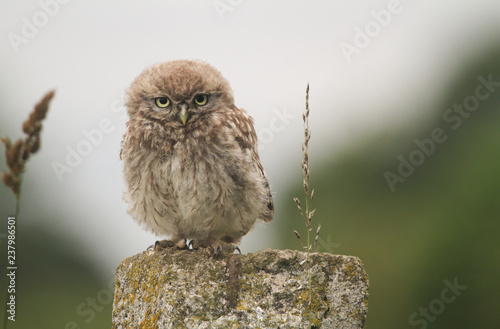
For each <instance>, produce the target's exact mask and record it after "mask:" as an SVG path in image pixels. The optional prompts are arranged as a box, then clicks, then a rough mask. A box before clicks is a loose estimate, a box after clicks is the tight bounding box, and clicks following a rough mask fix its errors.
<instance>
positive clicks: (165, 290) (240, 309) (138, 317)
mask: <svg viewBox="0 0 500 329" xmlns="http://www.w3.org/2000/svg"><path fill="white" fill-rule="evenodd" d="M306 257H307V255H306V253H304V252H300V251H294V250H270V249H268V250H264V251H259V252H256V253H252V254H246V255H232V256H227V257H225V258H224V259H214V258H213V256H212V254H211V253H210V252H209V251H207V250H196V251H191V250H178V249H173V248H172V249H165V250H162V251H160V252H152V251H147V252H144V253H142V254H139V255H135V256H133V257H130V258H127V259H125V260H124V261H123V262H122V264H121V265H120V266H119V267H118V269H117V273H116V292H115V301H114V307H113V328H117V329H118V328H148V329H150V328H277V327H279V328H309V312H311V313H312V314H311V315H312V319H313V323H312V327H313V328H314V327H315V328H363V325H364V322H365V318H366V314H367V310H368V276H367V275H366V272H365V270H364V268H363V265H362V263H361V261H360V260H359V259H358V258H356V257H351V256H341V255H332V254H329V253H312V254H311V260H312V267H311V274H312V281H313V284H312V288H313V295H312V296H313V297H312V303H311V307H310V309H309V307H308V296H309V295H308V294H309V288H308V274H307V266H306V264H305V260H306Z"/></svg>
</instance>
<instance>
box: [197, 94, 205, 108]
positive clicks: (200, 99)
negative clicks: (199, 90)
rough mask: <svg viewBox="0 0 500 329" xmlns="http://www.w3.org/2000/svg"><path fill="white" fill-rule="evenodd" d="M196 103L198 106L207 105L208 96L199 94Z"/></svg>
mask: <svg viewBox="0 0 500 329" xmlns="http://www.w3.org/2000/svg"><path fill="white" fill-rule="evenodd" d="M194 102H195V103H196V104H197V105H200V106H203V105H206V104H207V102H208V96H207V95H204V94H199V95H196V96H195V97H194Z"/></svg>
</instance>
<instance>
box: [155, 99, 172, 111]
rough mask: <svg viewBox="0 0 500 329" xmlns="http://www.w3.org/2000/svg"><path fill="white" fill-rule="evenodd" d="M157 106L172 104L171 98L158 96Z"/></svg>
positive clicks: (162, 106) (163, 106)
mask: <svg viewBox="0 0 500 329" xmlns="http://www.w3.org/2000/svg"><path fill="white" fill-rule="evenodd" d="M155 103H156V106H158V107H161V108H165V107H167V106H169V105H170V99H168V98H167V97H157V98H155Z"/></svg>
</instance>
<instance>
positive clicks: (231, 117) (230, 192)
mask: <svg viewBox="0 0 500 329" xmlns="http://www.w3.org/2000/svg"><path fill="white" fill-rule="evenodd" d="M126 107H127V112H128V115H129V121H128V122H127V129H126V132H125V134H124V136H123V141H122V149H121V152H120V158H121V159H122V160H123V173H124V179H125V183H126V184H125V185H126V189H125V193H124V199H125V201H126V202H127V203H128V213H129V214H130V215H131V216H132V217H133V218H134V219H135V220H136V221H137V222H138V223H139V224H140V225H142V226H143V227H145V228H146V229H148V230H149V231H152V232H153V233H155V234H156V235H158V236H170V240H164V241H158V242H157V243H156V246H159V245H161V246H177V247H179V248H188V247H189V246H191V247H192V248H193V249H196V248H214V249H216V250H220V249H221V247H224V246H234V247H237V246H238V245H239V243H240V241H241V238H242V237H243V236H244V235H245V234H247V233H248V232H249V231H250V230H251V229H252V228H253V226H254V223H255V221H256V220H258V219H259V220H262V221H264V222H270V221H271V220H272V218H273V213H274V207H273V200H272V196H271V191H270V188H269V183H268V179H267V177H266V174H265V173H264V169H263V168H262V164H261V162H260V159H259V154H258V152H257V135H256V133H255V129H254V126H253V119H252V118H251V117H250V116H249V115H248V114H247V112H246V111H245V110H243V109H240V108H238V107H236V106H235V105H234V99H233V95H232V91H231V87H230V86H229V83H228V81H227V80H226V79H225V78H224V77H223V76H222V75H221V74H220V73H219V72H218V71H217V70H216V69H215V68H213V67H212V66H210V65H209V64H207V63H204V62H201V61H188V60H176V61H169V62H165V63H161V64H157V65H153V66H151V67H149V68H147V69H146V70H145V71H144V72H143V73H142V74H140V75H139V76H138V77H137V78H136V79H135V81H134V82H133V83H132V85H131V87H130V88H129V90H128V92H127V94H126ZM187 241H190V242H189V246H188V245H186V243H187ZM155 249H156V248H155Z"/></svg>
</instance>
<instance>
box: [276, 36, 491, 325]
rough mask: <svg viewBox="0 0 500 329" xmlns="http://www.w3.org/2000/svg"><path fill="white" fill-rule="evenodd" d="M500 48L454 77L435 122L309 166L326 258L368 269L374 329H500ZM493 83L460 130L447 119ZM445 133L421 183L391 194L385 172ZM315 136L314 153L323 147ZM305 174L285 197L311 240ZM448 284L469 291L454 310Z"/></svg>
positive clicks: (290, 240)
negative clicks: (345, 258) (484, 83)
mask: <svg viewBox="0 0 500 329" xmlns="http://www.w3.org/2000/svg"><path fill="white" fill-rule="evenodd" d="M499 46H500V44H499V45H498V46H492V47H491V48H486V49H485V50H484V53H482V54H481V55H480V56H478V58H476V59H475V60H473V61H471V62H470V63H468V64H467V65H466V66H464V67H462V68H460V70H457V72H454V78H453V79H452V80H453V83H452V84H450V86H449V87H448V88H447V90H448V91H447V92H446V93H444V94H443V95H442V97H441V100H440V102H439V103H438V104H436V106H435V108H434V110H433V112H434V116H433V117H432V118H430V119H429V120H428V122H427V123H426V124H423V125H419V126H418V127H415V126H408V127H401V130H400V131H383V132H382V131H381V132H380V133H378V134H375V135H373V136H372V137H371V138H369V139H367V140H365V141H361V142H360V143H359V145H357V146H355V147H353V148H352V149H349V150H347V151H346V152H344V153H343V154H342V155H339V156H336V157H335V158H332V159H330V160H328V161H322V162H316V161H314V159H311V160H310V162H311V164H310V170H311V182H312V183H311V185H312V186H313V187H314V188H315V200H314V208H316V209H317V210H316V214H315V217H314V220H313V222H314V223H313V228H315V227H316V226H315V225H314V224H316V225H317V224H318V223H321V226H322V228H321V232H320V236H321V239H320V243H319V245H318V250H319V251H327V252H332V253H335V254H346V255H355V256H357V257H359V258H360V259H361V260H362V261H363V263H364V265H365V269H366V271H367V272H368V275H369V278H370V297H369V308H368V320H367V323H366V328H368V329H370V328H394V329H396V328H411V327H414V328H427V326H428V327H429V328H464V329H465V328H500V312H499V310H500V303H499V302H498V293H499V292H500V282H499V280H498V279H499V278H500V264H499V262H498V260H499V259H500V243H499V238H500V47H499ZM490 75H492V78H493V80H494V81H496V84H497V85H499V86H497V87H493V88H494V91H493V92H491V95H490V97H488V98H487V99H485V100H483V101H480V103H479V107H478V108H477V110H475V111H473V112H470V111H467V110H465V111H464V113H465V115H464V119H462V122H461V124H460V125H459V124H458V121H453V122H452V123H450V122H446V121H445V120H444V118H443V115H444V113H445V112H446V111H447V110H448V109H450V108H452V107H453V104H455V103H456V104H459V105H460V104H463V102H464V100H465V99H466V98H467V97H469V96H471V95H472V96H474V94H475V91H476V88H477V87H478V85H480V82H479V80H478V77H479V76H482V77H484V78H485V79H487V78H488V77H489V76H490ZM429 92H430V91H429ZM481 92H482V93H486V92H487V91H486V89H483V90H481ZM418 97H425V95H419V96H417V98H418ZM466 102H471V104H473V103H472V101H471V100H470V99H469V100H467V101H466ZM374 106H376V104H374ZM311 111H312V113H313V114H312V115H311V116H312V119H311V121H312V122H313V123H314V121H315V120H314V119H315V116H314V109H312V110H311ZM465 117H466V118H465ZM448 121H450V120H448ZM436 128H440V129H443V130H444V132H445V134H446V136H448V138H447V139H446V141H444V142H443V143H441V144H438V143H436V146H435V150H434V152H433V153H431V154H430V155H429V156H426V157H425V160H424V161H423V163H422V164H421V165H420V166H414V167H415V170H414V172H413V174H411V175H410V176H409V177H407V178H405V177H403V176H401V177H402V178H403V179H404V182H398V183H396V184H395V185H394V188H395V190H394V192H392V191H391V189H390V187H389V184H388V183H387V181H386V179H385V178H384V173H386V171H390V172H392V173H393V174H395V175H399V173H398V166H399V164H400V160H399V159H398V157H399V156H403V158H405V159H406V160H408V158H409V155H410V154H411V153H412V152H413V151H414V150H418V149H419V148H418V146H417V145H416V144H415V139H418V140H420V141H423V140H424V139H429V138H431V132H432V131H433V130H434V129H436ZM454 128H455V129H454ZM312 131H313V139H312V141H311V142H310V148H311V149H314V148H321V145H320V144H318V143H315V141H317V140H315V139H314V127H313V128H312ZM300 175H301V173H300V168H298V169H297V172H296V174H295V176H293V177H290V180H293V179H295V181H296V182H297V184H295V185H296V187H295V188H294V189H292V191H291V192H289V193H288V194H287V196H286V198H285V199H288V200H289V207H287V212H286V215H285V217H286V218H295V219H296V224H295V227H297V228H302V230H299V232H301V235H302V236H304V234H306V233H305V232H306V230H305V224H304V223H303V222H302V221H301V218H300V216H298V215H297V211H296V209H294V208H295V207H294V204H293V202H292V201H291V198H292V196H299V197H302V196H303V192H302V190H301V180H300ZM282 232H283V237H282V238H283V246H284V247H286V248H296V247H297V245H298V242H297V239H296V238H295V236H294V235H293V233H292V232H291V231H290V229H289V226H288V223H287V224H286V225H283V227H282ZM312 233H314V231H313V232H312ZM445 281H448V282H450V283H451V284H452V285H453V284H457V282H458V285H460V287H459V289H458V293H456V294H455V295H454V294H453V293H452V292H446V293H445V299H446V300H448V301H449V300H450V299H453V298H452V297H453V296H456V299H455V300H454V301H453V302H451V303H446V302H442V303H440V302H437V301H435V300H436V299H437V300H441V298H442V297H441V293H442V291H443V289H444V288H446V287H447V285H446V284H445V283H444V282H445ZM462 286H466V288H465V287H462ZM442 305H444V308H443V307H442ZM421 307H422V308H426V309H428V311H427V312H428V315H427V316H426V315H425V311H424V310H421V309H420V308H421ZM414 312H416V313H417V315H415V316H414V317H412V321H411V322H410V315H412V314H413V313H414ZM424 323H425V324H424Z"/></svg>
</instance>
